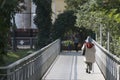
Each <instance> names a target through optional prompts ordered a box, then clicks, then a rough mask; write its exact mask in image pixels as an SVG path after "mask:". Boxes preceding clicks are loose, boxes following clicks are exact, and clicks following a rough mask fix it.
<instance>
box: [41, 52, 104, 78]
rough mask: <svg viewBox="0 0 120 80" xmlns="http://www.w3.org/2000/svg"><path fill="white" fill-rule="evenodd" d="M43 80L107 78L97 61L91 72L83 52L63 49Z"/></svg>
mask: <svg viewBox="0 0 120 80" xmlns="http://www.w3.org/2000/svg"><path fill="white" fill-rule="evenodd" d="M42 80H105V79H104V77H103V75H102V74H101V71H100V70H99V68H98V66H97V64H96V63H94V66H93V72H92V73H91V74H88V73H86V64H85V62H84V56H82V55H81V52H75V51H63V52H62V53H61V54H60V55H59V56H58V57H57V58H56V60H55V61H54V63H53V64H52V66H51V67H50V68H49V70H48V71H47V72H46V74H45V75H44V76H43V78H42Z"/></svg>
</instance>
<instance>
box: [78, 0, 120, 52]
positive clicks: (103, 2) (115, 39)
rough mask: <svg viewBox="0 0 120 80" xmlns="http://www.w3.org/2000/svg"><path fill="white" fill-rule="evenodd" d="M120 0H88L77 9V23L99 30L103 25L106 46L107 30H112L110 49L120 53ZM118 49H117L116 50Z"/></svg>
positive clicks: (80, 25)
mask: <svg viewBox="0 0 120 80" xmlns="http://www.w3.org/2000/svg"><path fill="white" fill-rule="evenodd" d="M119 5H120V1H119V0H88V1H87V2H86V3H84V4H83V5H81V6H80V7H79V9H78V10H77V11H78V12H77V14H76V16H77V19H76V25H77V26H79V27H83V26H84V27H86V28H89V29H90V28H92V29H93V30H94V31H96V34H97V33H98V32H99V27H100V26H101V27H102V29H103V30H102V32H103V33H102V35H103V42H104V43H103V44H105V45H104V46H106V42H107V32H110V40H111V42H112V43H110V49H111V51H112V53H116V54H120V53H119V49H118V48H119V47H118V46H119V44H120V43H119V42H120V41H119V40H120V35H119V34H120V28H119V26H120V10H119V9H120V8H119ZM116 49H117V50H116Z"/></svg>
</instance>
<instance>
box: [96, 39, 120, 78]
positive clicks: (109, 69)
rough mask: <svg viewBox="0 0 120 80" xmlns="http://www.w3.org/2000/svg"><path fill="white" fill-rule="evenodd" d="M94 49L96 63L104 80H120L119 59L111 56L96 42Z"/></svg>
mask: <svg viewBox="0 0 120 80" xmlns="http://www.w3.org/2000/svg"><path fill="white" fill-rule="evenodd" d="M94 43H95V47H96V62H97V64H98V66H99V68H100V70H101V72H102V73H103V75H104V77H105V79H106V80H120V59H119V58H118V57H116V56H115V55H113V54H111V53H110V52H109V51H107V50H106V49H105V48H103V47H102V46H101V45H99V44H98V43H97V42H95V41H94Z"/></svg>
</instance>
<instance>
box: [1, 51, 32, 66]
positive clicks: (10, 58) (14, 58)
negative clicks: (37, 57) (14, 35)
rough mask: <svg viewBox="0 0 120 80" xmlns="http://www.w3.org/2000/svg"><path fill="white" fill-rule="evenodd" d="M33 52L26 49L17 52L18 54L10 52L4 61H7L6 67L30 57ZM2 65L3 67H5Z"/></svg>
mask: <svg viewBox="0 0 120 80" xmlns="http://www.w3.org/2000/svg"><path fill="white" fill-rule="evenodd" d="M31 52H33V51H31V50H29V49H26V50H17V51H16V52H12V51H9V52H8V53H7V54H6V56H4V61H5V64H4V65H9V64H11V63H13V62H15V61H17V60H19V59H21V58H23V57H25V56H27V55H29V54H30V53H31ZM4 65H3V64H2V66H4Z"/></svg>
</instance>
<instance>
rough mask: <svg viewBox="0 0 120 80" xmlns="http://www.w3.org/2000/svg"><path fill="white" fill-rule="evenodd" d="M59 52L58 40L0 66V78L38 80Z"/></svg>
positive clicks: (7, 79)
mask: <svg viewBox="0 0 120 80" xmlns="http://www.w3.org/2000/svg"><path fill="white" fill-rule="evenodd" d="M59 53H60V40H59V39H58V40H56V41H54V42H53V43H51V44H49V45H48V46H46V47H44V48H42V49H40V50H39V51H36V52H34V53H32V54H30V55H28V56H27V57H25V58H23V59H20V60H18V61H16V62H15V63H13V64H11V65H8V66H6V67H0V71H1V72H3V73H0V80H40V79H41V77H42V76H43V75H44V73H45V72H46V71H47V69H48V68H49V66H50V65H51V64H52V62H53V61H54V59H55V58H56V57H57V55H59Z"/></svg>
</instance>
